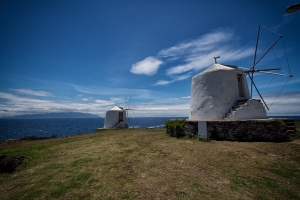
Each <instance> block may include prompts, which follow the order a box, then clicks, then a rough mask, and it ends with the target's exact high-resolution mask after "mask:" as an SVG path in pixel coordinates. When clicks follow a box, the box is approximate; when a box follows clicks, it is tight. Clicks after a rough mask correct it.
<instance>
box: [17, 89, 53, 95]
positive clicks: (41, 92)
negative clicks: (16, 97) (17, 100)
mask: <svg viewBox="0 0 300 200" xmlns="http://www.w3.org/2000/svg"><path fill="white" fill-rule="evenodd" d="M13 90H14V91H17V92H19V93H21V94H26V95H30V96H41V97H49V96H52V95H51V93H49V92H44V91H37V90H29V89H13Z"/></svg>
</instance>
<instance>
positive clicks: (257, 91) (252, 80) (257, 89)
mask: <svg viewBox="0 0 300 200" xmlns="http://www.w3.org/2000/svg"><path fill="white" fill-rule="evenodd" d="M247 74H248V76H249V78H250V80H251V82H252V84H253V85H254V88H255V90H256V92H257V94H258V95H259V96H260V98H261V100H262V101H263V102H264V104H265V106H266V108H267V109H268V110H269V107H268V106H267V104H266V102H265V100H264V98H263V97H262V96H261V94H260V92H259V91H258V89H257V87H256V85H255V83H254V82H253V79H252V77H251V76H250V74H249V73H248V72H247Z"/></svg>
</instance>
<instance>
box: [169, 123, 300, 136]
mask: <svg viewBox="0 0 300 200" xmlns="http://www.w3.org/2000/svg"><path fill="white" fill-rule="evenodd" d="M206 122H207V136H208V138H210V139H213V140H231V141H276V142H283V141H287V140H288V139H289V136H290V135H293V134H295V132H296V128H295V124H294V120H293V119H264V120H235V121H224V120H215V121H206ZM170 131H172V130H170V129H169V130H167V132H170ZM182 131H183V135H185V136H188V137H198V121H193V120H187V121H186V123H185V126H184V129H183V130H182Z"/></svg>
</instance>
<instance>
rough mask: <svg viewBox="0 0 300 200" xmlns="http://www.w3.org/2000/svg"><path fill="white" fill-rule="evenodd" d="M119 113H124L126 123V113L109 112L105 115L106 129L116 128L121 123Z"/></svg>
mask: <svg viewBox="0 0 300 200" xmlns="http://www.w3.org/2000/svg"><path fill="white" fill-rule="evenodd" d="M119 112H123V122H125V123H126V111H124V110H109V111H107V112H106V115H105V121H104V128H115V126H116V125H117V123H119Z"/></svg>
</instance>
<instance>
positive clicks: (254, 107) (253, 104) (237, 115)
mask: <svg viewBox="0 0 300 200" xmlns="http://www.w3.org/2000/svg"><path fill="white" fill-rule="evenodd" d="M267 118H268V117H267V112H266V109H265V107H264V106H263V104H262V103H261V102H259V101H257V100H254V99H249V100H248V101H247V103H245V104H243V105H242V106H241V107H239V108H238V109H237V110H236V111H233V112H232V113H231V115H229V116H228V118H227V119H228V120H235V119H267Z"/></svg>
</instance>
